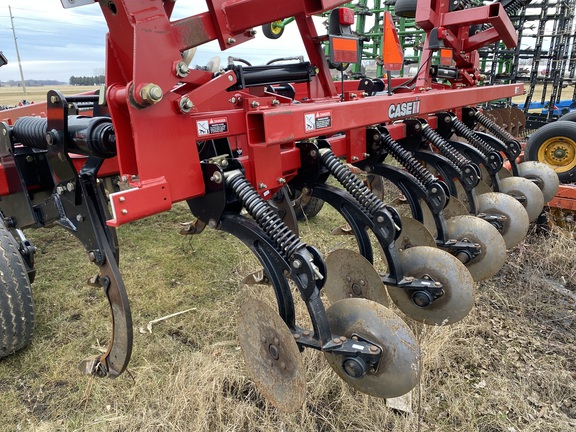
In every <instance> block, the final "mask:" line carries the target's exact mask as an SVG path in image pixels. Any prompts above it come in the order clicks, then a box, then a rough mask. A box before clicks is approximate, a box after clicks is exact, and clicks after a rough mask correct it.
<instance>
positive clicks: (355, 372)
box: [342, 358, 366, 379]
mask: <svg viewBox="0 0 576 432" xmlns="http://www.w3.org/2000/svg"><path fill="white" fill-rule="evenodd" d="M342 367H343V368H344V372H346V375H348V376H349V377H350V378H355V379H359V378H362V377H363V376H364V375H366V362H365V361H364V360H362V359H361V358H347V359H346V360H344V363H343V365H342Z"/></svg>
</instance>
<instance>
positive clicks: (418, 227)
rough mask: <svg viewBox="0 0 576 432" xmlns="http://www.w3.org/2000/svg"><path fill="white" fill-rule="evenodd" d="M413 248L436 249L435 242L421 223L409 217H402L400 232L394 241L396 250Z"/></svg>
mask: <svg viewBox="0 0 576 432" xmlns="http://www.w3.org/2000/svg"><path fill="white" fill-rule="evenodd" d="M414 246H430V247H436V240H434V236H433V235H432V234H431V233H430V231H429V230H428V228H426V226H425V225H424V224H423V223H421V222H418V221H417V220H416V219H413V218H410V217H403V218H402V232H400V236H398V238H397V239H396V248H397V249H398V250H404V249H408V248H411V247H414Z"/></svg>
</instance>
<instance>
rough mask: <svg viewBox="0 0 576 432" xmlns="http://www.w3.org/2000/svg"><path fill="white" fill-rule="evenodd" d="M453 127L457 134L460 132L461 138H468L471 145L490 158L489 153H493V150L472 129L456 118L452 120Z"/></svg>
mask: <svg viewBox="0 0 576 432" xmlns="http://www.w3.org/2000/svg"><path fill="white" fill-rule="evenodd" d="M452 127H453V128H454V130H455V131H456V132H458V134H459V135H460V136H462V137H464V138H466V139H467V140H468V142H469V143H470V144H472V145H473V146H474V147H475V148H476V149H478V150H480V152H482V154H483V155H484V156H486V157H489V153H490V152H491V151H492V148H491V147H490V146H489V145H488V144H486V143H485V142H484V140H482V139H481V138H479V137H477V136H476V135H475V134H474V132H473V131H472V129H470V128H469V127H468V126H466V125H465V124H464V123H462V122H461V121H460V120H459V119H458V118H456V117H454V118H453V119H452Z"/></svg>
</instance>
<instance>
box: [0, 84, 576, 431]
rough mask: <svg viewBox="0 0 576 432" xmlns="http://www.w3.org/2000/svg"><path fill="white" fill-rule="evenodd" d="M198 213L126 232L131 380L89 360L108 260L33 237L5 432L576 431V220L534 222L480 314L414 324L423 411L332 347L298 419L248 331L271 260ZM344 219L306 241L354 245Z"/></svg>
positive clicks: (64, 239) (485, 293)
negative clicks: (260, 381) (264, 379)
mask: <svg viewBox="0 0 576 432" xmlns="http://www.w3.org/2000/svg"><path fill="white" fill-rule="evenodd" d="M46 90H48V88H44V89H43V92H44V94H45V92H46ZM84 90H85V89H82V88H79V87H70V88H66V89H62V91H66V92H67V94H71V92H73V93H76V92H78V91H84ZM29 93H30V90H29ZM13 96H14V95H13ZM38 96H39V98H40V99H37V98H36V97H32V96H31V95H29V96H28V97H27V98H28V100H41V92H39V93H38ZM8 97H9V95H8V92H7V89H6V88H0V104H8V103H14V101H12V102H7V100H8ZM17 100H18V99H16V101H17ZM190 219H191V216H190V214H189V211H188V210H187V208H186V207H185V206H184V205H176V206H175V207H174V208H173V209H172V210H171V211H170V212H167V213H163V214H160V215H156V216H153V217H150V218H147V219H145V220H141V221H137V222H134V223H131V224H128V225H125V226H122V227H120V228H119V230H118V234H119V239H120V245H121V253H120V256H121V259H120V267H121V271H122V274H123V277H124V279H125V283H126V287H127V290H128V295H129V298H130V300H131V306H132V315H133V322H134V350H133V355H132V361H131V363H130V366H129V368H128V371H127V372H126V373H124V374H123V375H122V376H120V377H119V378H117V379H115V380H98V379H94V378H90V377H86V376H84V375H83V374H82V373H81V372H80V371H79V370H78V368H77V365H78V363H79V361H80V360H82V359H84V358H86V357H88V356H90V355H94V354H98V353H99V352H101V350H102V349H103V348H104V347H105V346H106V344H107V339H108V337H109V333H110V326H111V322H110V319H109V308H108V305H107V302H106V300H105V296H104V294H103V293H102V292H101V291H100V290H99V289H97V288H95V287H93V286H90V285H89V284H88V283H87V280H88V278H90V277H91V276H93V275H94V273H95V271H96V267H94V266H93V265H92V264H90V263H89V260H88V258H87V256H86V253H85V252H84V250H83V248H82V247H81V246H80V244H79V243H78V242H77V241H76V240H75V239H74V238H73V237H72V236H71V235H70V234H69V233H67V232H66V231H64V230H62V229H60V228H52V229H46V230H36V231H34V230H31V231H29V232H28V235H29V237H30V238H31V240H32V241H33V243H34V244H35V245H36V246H37V248H38V253H37V255H36V263H37V277H36V281H35V283H34V284H33V286H32V288H33V293H34V300H35V307H36V329H35V336H34V341H33V343H32V345H31V346H30V347H29V348H27V349H25V350H23V351H21V352H19V353H17V354H16V355H13V356H11V357H8V358H6V359H4V360H2V361H0V431H38V432H47V431H114V432H136V431H182V432H184V431H186V432H188V431H222V432H224V431H226V432H232V431H243V432H252V431H286V432H292V431H318V432H329V431H330V432H336V431H346V432H349V431H358V432H359V431H394V432H415V431H421V432H432V431H435V432H436V431H438V432H453V431H463V432H536V431H540V432H564V431H571V430H576V351H575V349H574V346H575V344H576V325H575V317H576V312H575V311H576V265H575V263H576V260H575V257H576V240H575V237H574V231H573V227H571V226H567V227H564V228H560V227H558V226H554V227H553V228H552V229H551V230H550V231H545V232H540V230H537V229H536V228H535V227H534V228H533V229H532V230H531V232H530V234H529V236H528V237H527V238H526V240H525V241H524V242H522V243H521V244H520V245H519V246H518V247H516V248H514V249H512V250H510V251H508V261H507V263H506V265H505V266H504V268H503V269H502V270H501V271H500V272H499V273H498V274H497V275H496V276H495V277H493V278H492V279H490V280H488V281H484V282H481V283H479V284H478V285H477V301H476V305H475V308H474V310H473V311H472V312H471V313H470V315H469V316H468V317H466V318H465V319H464V320H463V321H461V322H459V323H457V324H454V325H452V326H440V327H427V326H423V325H420V324H416V323H414V322H411V321H410V320H408V319H406V321H407V322H408V323H409V325H410V327H411V328H412V330H413V331H414V333H415V334H416V336H417V339H418V341H419V343H420V346H421V350H422V354H423V356H422V363H421V380H420V383H419V385H418V386H417V388H416V389H415V390H414V391H413V392H412V408H413V412H412V413H404V412H400V411H396V410H393V409H390V408H388V407H387V406H386V403H385V401H383V400H380V399H376V398H373V397H369V396H365V395H363V394H361V393H358V392H357V391H354V390H352V389H351V388H349V387H348V386H347V385H346V384H345V383H343V382H342V381H341V380H340V379H339V378H338V377H337V376H336V374H335V373H334V372H333V371H332V370H331V369H330V367H329V366H328V364H327V363H326V362H325V360H324V359H323V357H322V355H320V354H319V353H317V352H313V351H310V350H306V351H305V352H304V353H303V360H304V366H305V373H306V382H307V399H306V402H305V403H304V406H303V408H302V410H301V411H300V412H298V413H296V414H290V415H288V414H282V413H280V412H278V411H277V410H276V409H274V408H273V407H272V406H271V405H269V404H268V403H267V402H266V400H265V399H263V397H262V396H261V395H260V394H259V392H258V390H257V389H256V388H255V386H254V384H253V382H252V380H251V379H250V377H249V376H248V375H247V372H246V367H245V365H244V362H243V359H242V355H241V352H240V349H239V345H238V339H237V336H236V320H237V313H238V310H239V307H240V305H241V304H242V302H243V301H244V299H245V298H246V297H248V296H263V297H265V298H266V299H267V300H268V301H271V298H272V292H271V288H270V287H267V286H246V285H243V283H242V281H243V279H244V277H245V276H246V275H248V274H250V273H251V272H254V271H256V270H258V269H259V265H258V263H257V261H256V259H255V258H254V257H253V256H252V255H250V253H249V252H248V250H247V249H246V248H245V247H244V246H243V245H242V244H241V243H240V241H238V240H237V239H235V238H234V237H232V236H230V235H228V234H225V233H222V232H220V231H214V230H208V229H207V230H206V231H205V232H204V233H202V234H201V235H198V236H186V237H184V236H181V235H179V234H178V232H179V230H180V228H181V226H180V224H181V223H182V222H186V221H189V220H190ZM342 223H343V221H342V220H341V219H340V217H339V216H338V215H337V213H336V212H335V211H333V210H331V209H329V208H326V206H325V208H324V209H323V210H322V212H321V213H320V214H319V215H318V216H317V217H315V218H313V219H311V220H309V221H305V222H303V223H302V224H301V227H300V229H301V235H302V238H303V240H304V241H305V242H306V243H308V244H311V245H314V246H317V247H319V248H320V250H321V252H322V253H323V254H324V255H327V254H328V253H329V252H330V251H331V250H334V249H336V248H340V247H350V248H351V247H353V240H352V238H351V237H349V236H348V237H347V236H334V235H331V234H330V232H331V231H332V229H333V228H335V227H338V226H339V225H341V224H342ZM298 308H299V309H298V313H299V316H300V317H303V316H304V315H305V311H304V308H303V305H302V304H298ZM394 310H395V311H396V312H397V313H399V314H401V313H400V312H399V311H397V310H396V309H394ZM179 311H188V312H186V313H183V314H181V315H178V316H175V317H173V318H169V319H166V320H164V321H161V322H158V323H155V324H154V325H152V327H151V331H149V330H148V328H147V327H148V324H149V323H150V322H151V321H153V320H155V319H157V318H159V317H164V316H166V315H169V314H172V313H175V312H179Z"/></svg>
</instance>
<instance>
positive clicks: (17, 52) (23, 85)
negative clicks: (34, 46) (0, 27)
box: [8, 5, 26, 96]
mask: <svg viewBox="0 0 576 432" xmlns="http://www.w3.org/2000/svg"><path fill="white" fill-rule="evenodd" d="M8 11H10V22H11V23H12V34H13V35H14V45H15V46H16V58H17V59H18V67H19V68H20V80H21V81H22V88H23V89H24V96H26V83H25V82H24V72H22V62H20V52H19V51H18V42H17V41H16V30H14V17H13V16H12V8H11V7H10V5H8Z"/></svg>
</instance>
